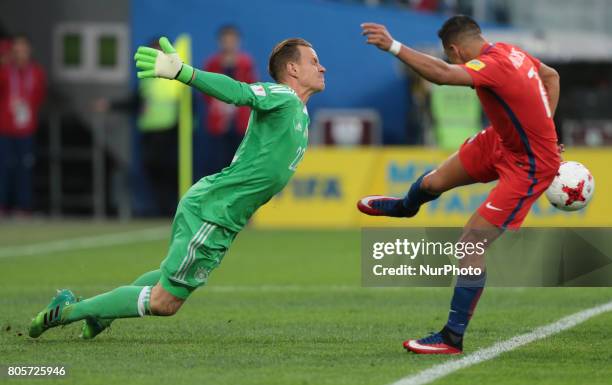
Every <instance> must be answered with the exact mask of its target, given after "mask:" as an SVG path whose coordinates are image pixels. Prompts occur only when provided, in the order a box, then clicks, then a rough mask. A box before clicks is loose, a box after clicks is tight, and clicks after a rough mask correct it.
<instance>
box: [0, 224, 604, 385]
mask: <svg viewBox="0 0 612 385" xmlns="http://www.w3.org/2000/svg"><path fill="white" fill-rule="evenodd" d="M163 224H164V223H162V224H161V225H163ZM159 225H160V223H135V224H131V225H121V224H115V223H110V224H103V223H102V224H93V225H92V224H87V223H50V224H49V223H40V224H22V225H19V224H13V225H10V226H9V225H3V226H0V252H1V251H2V249H5V248H7V247H14V246H21V245H25V244H36V243H41V242H48V241H55V240H57V239H69V238H78V237H83V236H91V235H98V234H107V233H109V234H110V233H118V232H125V231H131V230H135V229H138V228H144V227H151V226H159ZM359 240H360V233H359V231H358V230H350V231H349V230H347V231H289V230H287V231H263V230H246V231H244V232H243V233H241V234H240V235H239V236H238V238H237V239H236V241H235V243H234V245H233V247H232V249H231V250H230V251H229V252H228V254H227V255H226V256H225V259H224V261H223V263H222V264H221V267H220V268H219V269H218V270H216V271H215V272H214V273H213V274H212V276H211V279H210V282H209V286H208V287H205V288H202V289H200V290H198V291H197V292H196V293H195V294H194V295H193V296H192V297H191V298H189V300H188V301H187V303H186V304H185V305H184V307H183V309H181V311H180V312H179V313H178V314H177V315H176V316H174V317H169V318H157V317H146V318H144V319H128V320H120V321H117V322H116V323H115V324H114V325H113V327H112V328H111V330H110V331H108V332H104V333H103V334H101V335H100V336H98V337H97V338H96V339H95V340H93V341H81V340H79V339H78V334H79V331H80V323H79V324H75V325H70V326H67V327H65V328H56V329H53V330H50V331H48V332H47V333H45V334H44V335H43V336H42V337H41V338H39V339H38V340H32V339H30V338H29V337H27V325H28V324H29V321H30V319H31V318H32V316H33V315H34V314H35V313H36V312H38V311H39V310H40V309H41V308H42V307H43V306H45V305H46V304H47V302H48V301H49V299H50V297H51V296H52V295H53V293H54V291H55V289H57V288H64V287H67V288H70V289H72V290H74V291H75V293H77V294H78V295H82V296H84V297H88V296H92V295H94V294H97V293H100V292H102V291H107V290H110V289H112V288H114V287H116V286H119V285H123V284H126V283H129V282H130V281H132V280H133V279H134V278H136V277H137V276H138V275H140V274H141V273H142V272H145V271H149V270H152V269H155V268H157V267H158V266H159V263H160V262H161V260H162V259H163V257H164V254H165V251H166V248H167V240H159V241H146V242H139V241H137V240H136V241H135V242H134V243H130V244H125V245H119V246H106V247H104V246H100V247H96V248H93V249H79V250H68V251H62V252H52V253H40V254H37V255H30V256H22V257H10V256H9V257H6V256H5V257H1V258H0V283H1V285H2V295H1V296H0V309H1V312H0V324H1V325H2V330H1V332H0V364H1V365H8V364H28V365H41V364H63V365H66V366H67V367H68V372H69V374H68V376H67V377H66V378H63V379H58V380H51V379H49V380H45V381H44V382H45V383H49V384H52V383H67V384H82V385H88V384H105V385H106V384H113V383H125V384H143V385H151V384H157V383H166V384H172V385H178V384H194V383H199V384H228V385H229V384H232V385H234V384H246V385H248V384H266V385H272V384H300V385H302V384H313V385H324V384H334V385H341V384H351V385H357V384H364V385H365V384H368V385H385V384H389V383H391V382H394V381H396V380H399V379H400V378H402V377H405V376H408V375H410V374H415V373H418V372H419V371H421V370H423V369H426V368H428V367H431V366H432V365H435V364H437V363H442V362H445V361H448V360H451V359H454V358H449V357H444V356H417V355H414V354H408V353H406V352H405V351H404V350H403V349H402V346H401V343H402V341H403V340H404V339H406V338H408V337H419V336H423V335H425V334H426V333H428V332H429V331H433V330H437V329H438V328H440V327H441V326H442V325H443V323H444V322H445V320H446V316H447V310H448V304H449V300H450V294H451V290H450V289H447V288H444V289H425V288H423V289H421V288H418V289H414V288H381V289H372V288H362V287H360V257H359V243H360V242H359ZM611 297H612V290H611V289H503V288H490V289H487V290H485V292H484V294H483V296H482V299H481V301H480V304H479V307H478V309H477V312H476V315H475V316H474V318H473V319H472V323H471V328H470V329H469V330H468V334H467V336H466V341H465V348H466V353H469V352H473V351H475V350H477V349H479V348H483V347H487V346H490V345H491V344H493V343H495V342H497V341H501V340H504V339H507V338H510V337H512V336H514V335H517V334H521V333H525V332H528V331H530V330H532V329H533V328H535V327H537V326H540V325H544V324H547V323H550V322H553V321H555V320H557V319H559V318H561V317H563V316H564V315H568V314H571V313H574V312H576V311H579V310H582V309H585V308H588V307H592V306H595V305H597V304H600V303H604V302H608V301H610V298H611ZM611 324H612V314H610V313H606V314H603V315H600V316H597V317H595V318H593V319H591V320H589V321H587V322H585V323H583V324H580V325H578V326H576V327H575V328H572V329H570V330H567V331H564V332H562V333H560V334H557V335H555V336H552V337H550V338H546V339H544V340H540V341H537V342H534V343H532V344H529V345H527V346H524V347H521V348H518V349H516V350H514V351H511V352H508V353H504V354H502V355H501V356H499V357H497V358H495V359H493V360H491V361H487V362H484V363H481V364H478V365H475V366H472V367H470V368H467V369H463V370H459V371H458V372H456V373H454V374H453V375H451V376H448V377H445V378H442V379H440V380H438V381H437V382H434V383H435V384H455V385H457V384H459V385H460V384H466V385H467V384H496V385H505V384H554V385H565V384H576V385H578V384H585V383H589V384H610V383H611V382H610V381H611V380H610V379H611V378H612V364H611V363H612V349H611V348H610V346H611V342H612V329H611V328H610V325H611ZM0 381H1V382H2V383H7V384H10V383H14V384H25V383H29V382H32V381H34V380H31V379H30V380H28V379H15V380H11V379H8V378H6V376H4V377H3V376H2V375H0ZM47 381H48V382H47Z"/></svg>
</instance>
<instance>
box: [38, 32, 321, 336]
mask: <svg viewBox="0 0 612 385" xmlns="http://www.w3.org/2000/svg"><path fill="white" fill-rule="evenodd" d="M159 43H160V47H161V49H162V50H161V51H159V50H156V49H153V48H150V47H139V48H138V50H137V51H136V54H135V56H134V59H135V60H136V67H138V69H139V70H140V71H139V72H138V74H137V75H138V77H139V78H141V79H142V78H153V77H159V78H165V79H176V80H178V81H180V82H182V83H184V84H187V85H190V86H192V87H195V88H196V89H198V90H200V91H202V92H204V93H205V94H207V95H210V96H212V97H214V98H217V99H219V100H221V101H224V102H226V103H231V104H235V105H237V106H249V107H251V108H252V113H251V117H250V119H249V124H248V130H247V133H246V136H245V137H244V139H243V141H242V143H241V144H240V146H239V147H238V150H237V151H236V155H235V156H234V160H233V161H232V163H231V165H230V166H228V167H226V168H224V169H223V170H222V171H221V172H219V173H218V174H214V175H210V176H207V177H205V178H202V179H201V180H199V181H198V182H197V183H195V184H194V185H193V186H192V187H191V188H190V189H189V191H187V193H186V194H185V195H184V196H183V197H182V198H181V200H180V202H179V204H178V208H177V211H176V216H175V217H174V221H173V223H172V238H171V241H170V246H169V250H168V254H167V256H166V258H165V259H164V261H163V262H162V263H161V266H160V268H159V269H157V270H153V271H150V272H148V273H145V274H143V275H142V276H141V277H139V278H138V279H136V281H134V282H133V283H132V284H131V285H127V286H121V287H118V288H116V289H114V290H112V291H109V292H107V293H104V294H100V295H97V296H95V297H92V298H89V299H86V300H82V301H78V300H77V298H76V296H75V295H74V294H73V293H72V292H71V291H70V290H68V289H63V290H60V291H58V292H57V294H56V295H55V297H53V299H52V300H51V303H50V304H49V305H48V306H47V307H46V308H45V309H44V310H43V311H41V312H40V313H38V315H36V317H34V319H33V320H32V324H31V326H30V330H29V335H30V337H33V338H36V337H38V336H40V335H41V334H42V333H43V332H45V331H46V330H48V329H50V328H52V327H55V326H59V325H66V324H70V323H72V322H75V321H79V320H85V323H84V326H83V331H82V334H81V337H82V338H85V339H91V338H94V337H95V336H96V335H98V334H99V333H100V332H102V331H103V330H104V329H105V328H107V327H108V326H109V325H110V323H111V322H112V321H113V320H114V319H117V318H130V317H143V316H145V315H155V316H170V315H173V314H175V313H176V312H177V311H178V310H179V309H180V307H181V306H182V305H183V303H184V302H185V300H186V299H187V298H188V297H189V295H190V294H191V293H192V292H193V291H194V290H195V289H197V288H198V287H200V286H202V285H205V284H206V282H207V280H208V277H209V274H210V273H211V272H212V270H214V269H215V268H216V267H217V266H219V264H220V263H221V260H222V259H223V256H224V254H225V252H226V251H227V249H228V248H229V246H230V244H231V243H232V241H233V240H234V238H235V237H236V234H237V233H238V232H239V231H240V230H241V229H242V228H243V227H244V226H245V225H246V223H247V221H248V220H249V218H250V217H251V215H253V213H254V212H255V211H256V210H257V209H258V208H259V207H261V206H262V205H264V204H265V203H266V202H268V201H269V200H270V198H272V197H273V196H274V195H275V194H276V193H278V192H279V191H281V190H282V189H283V187H285V185H286V184H287V182H288V181H289V179H290V178H291V176H292V175H293V173H294V172H295V170H296V168H297V166H298V164H299V163H300V161H301V160H302V157H303V156H304V152H305V151H306V146H307V144H308V124H309V122H310V120H309V117H308V110H307V109H306V103H307V102H308V99H309V98H310V97H311V96H312V95H313V94H314V93H317V92H319V91H322V90H323V89H324V88H325V79H324V74H325V68H324V67H323V66H322V65H321V64H320V63H319V59H318V58H317V54H316V52H315V51H314V49H313V48H312V45H311V44H310V43H308V42H307V41H305V40H303V39H298V38H294V39H287V40H284V41H282V42H280V43H279V44H277V45H276V46H275V47H274V49H273V50H272V53H271V55H270V60H269V72H270V76H272V78H273V79H274V80H275V81H276V83H254V84H246V83H241V82H237V81H235V80H233V79H231V78H229V77H227V76H225V75H220V74H215V73H210V72H204V71H200V70H197V69H194V68H193V67H191V66H189V65H187V64H185V63H182V62H181V59H180V58H179V57H178V54H177V53H176V51H175V50H174V48H173V47H172V45H171V44H170V42H169V41H168V39H167V38H165V37H162V38H161V39H160V40H159Z"/></svg>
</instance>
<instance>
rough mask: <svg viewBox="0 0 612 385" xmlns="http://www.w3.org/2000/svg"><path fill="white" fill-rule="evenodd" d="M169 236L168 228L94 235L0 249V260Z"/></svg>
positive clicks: (153, 239)
mask: <svg viewBox="0 0 612 385" xmlns="http://www.w3.org/2000/svg"><path fill="white" fill-rule="evenodd" d="M169 236H170V228H169V227H167V226H165V227H153V228H149V229H144V230H133V231H126V232H123V233H114V234H104V235H94V236H88V237H79V238H72V239H61V240H57V241H50V242H41V243H34V244H31V245H23V246H9V247H3V248H0V259H2V258H10V257H24V256H32V255H38V254H47V253H57V252H62V251H74V250H83V249H92V248H96V247H104V246H116V245H126V244H130V243H137V242H146V241H159V240H162V239H165V238H167V237H169Z"/></svg>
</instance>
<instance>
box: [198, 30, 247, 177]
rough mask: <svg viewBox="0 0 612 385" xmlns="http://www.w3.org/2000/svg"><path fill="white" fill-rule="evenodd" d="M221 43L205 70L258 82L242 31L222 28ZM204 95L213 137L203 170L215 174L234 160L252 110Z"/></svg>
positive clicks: (219, 35)
mask: <svg viewBox="0 0 612 385" xmlns="http://www.w3.org/2000/svg"><path fill="white" fill-rule="evenodd" d="M218 43H219V51H218V52H217V53H216V54H214V55H213V56H211V57H210V58H208V59H207V60H206V61H205V64H204V70H205V71H208V72H216V73H222V74H225V75H227V76H229V77H232V78H234V79H236V80H238V81H241V82H246V83H254V82H255V81H257V76H256V74H255V69H254V65H253V59H252V58H251V56H249V55H248V54H247V53H245V52H242V51H240V32H239V31H238V29H237V28H236V27H235V26H232V25H226V26H223V27H221V28H220V29H219V32H218ZM202 95H203V98H204V101H205V103H206V106H207V113H206V114H205V115H204V127H205V129H206V130H207V132H208V136H209V140H210V146H209V148H210V150H209V151H208V154H204V156H205V164H204V169H205V173H206V174H213V173H215V172H218V171H220V170H221V169H222V168H224V167H226V166H229V164H230V163H231V162H232V159H233V157H234V153H235V152H236V149H237V148H238V145H240V142H241V141H242V138H243V136H244V133H245V132H246V129H247V124H248V121H249V115H250V109H249V108H248V107H235V106H233V105H231V104H227V103H223V102H221V101H219V100H217V99H214V98H211V97H209V96H207V95H204V94H202Z"/></svg>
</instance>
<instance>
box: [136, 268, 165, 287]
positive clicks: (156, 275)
mask: <svg viewBox="0 0 612 385" xmlns="http://www.w3.org/2000/svg"><path fill="white" fill-rule="evenodd" d="M160 278H161V270H160V269H157V270H153V271H149V272H147V273H144V274H143V275H141V276H140V277H138V278H136V280H135V281H134V282H132V286H155V285H156V284H157V282H159V279H160Z"/></svg>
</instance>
